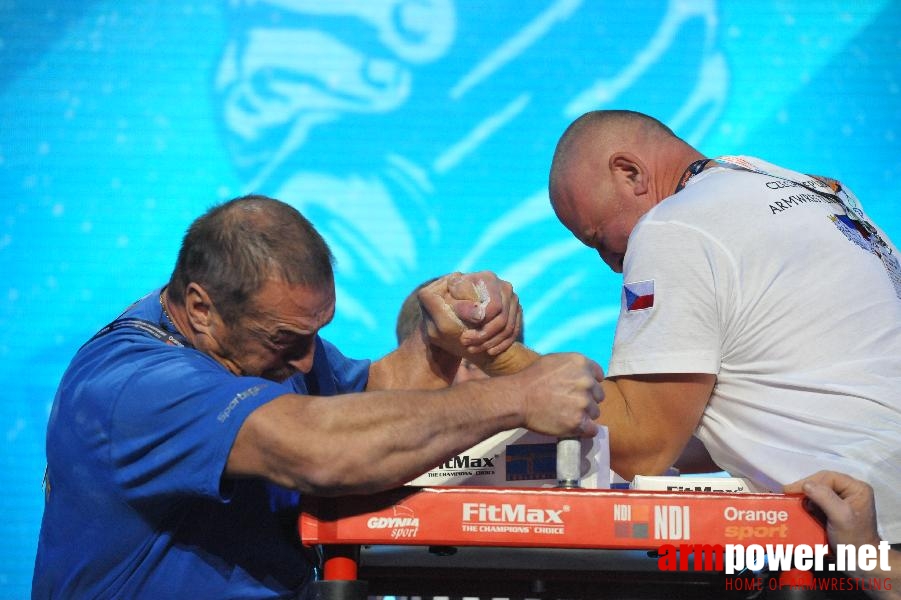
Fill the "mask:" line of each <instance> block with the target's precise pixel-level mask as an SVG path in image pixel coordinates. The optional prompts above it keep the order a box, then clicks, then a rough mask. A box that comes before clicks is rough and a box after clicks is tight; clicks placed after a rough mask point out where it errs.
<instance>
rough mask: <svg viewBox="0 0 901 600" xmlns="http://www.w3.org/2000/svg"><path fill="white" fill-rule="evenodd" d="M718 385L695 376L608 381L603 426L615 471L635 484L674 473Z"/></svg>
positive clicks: (602, 409)
mask: <svg viewBox="0 0 901 600" xmlns="http://www.w3.org/2000/svg"><path fill="white" fill-rule="evenodd" d="M715 380H716V378H715V376H713V375H708V374H691V373H686V374H663V375H636V376H629V377H617V378H612V379H605V380H604V382H603V387H604V401H603V402H602V403H601V416H600V419H599V420H598V423H599V424H601V425H606V426H607V428H608V430H609V435H610V466H611V468H612V469H613V470H614V471H616V473H618V474H619V475H620V476H621V477H623V478H625V479H631V478H632V477H634V476H635V475H636V474H642V475H659V474H661V473H663V472H665V471H666V470H667V469H668V468H669V467H671V466H672V465H673V463H674V462H675V461H676V459H677V458H678V457H679V454H680V453H681V452H682V449H683V448H684V447H685V446H686V444H687V443H688V440H689V439H690V438H691V435H692V433H693V432H694V430H695V428H696V427H697V424H698V422H699V420H700V418H701V415H702V413H703V412H704V408H705V407H706V405H707V399H708V398H709V397H710V390H711V389H712V388H713V384H714V382H715Z"/></svg>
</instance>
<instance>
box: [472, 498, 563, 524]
mask: <svg viewBox="0 0 901 600" xmlns="http://www.w3.org/2000/svg"><path fill="white" fill-rule="evenodd" d="M565 510H566V509H565V508H561V509H556V510H555V509H552V508H528V507H527V506H526V505H525V504H484V503H481V502H464V503H463V521H464V522H467V521H468V522H477V523H540V524H543V525H548V524H556V525H563V512H565Z"/></svg>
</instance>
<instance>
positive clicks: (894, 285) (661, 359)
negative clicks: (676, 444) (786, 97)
mask: <svg viewBox="0 0 901 600" xmlns="http://www.w3.org/2000/svg"><path fill="white" fill-rule="evenodd" d="M747 160H751V161H756V159H747ZM756 164H757V166H758V167H759V168H760V169H762V170H764V171H767V172H768V173H772V174H774V175H787V176H789V178H791V179H794V180H795V181H798V182H808V183H811V182H812V180H811V178H810V177H809V176H806V175H802V174H800V173H793V172H790V171H785V170H783V169H781V168H779V167H776V166H774V165H769V164H767V163H764V162H762V161H757V162H756ZM811 185H814V186H815V187H818V188H819V189H823V190H825V191H831V190H829V189H828V187H826V186H825V185H824V184H820V183H819V182H812V183H811ZM880 233H882V232H880ZM882 239H883V240H885V242H886V243H887V244H888V247H889V248H891V250H892V252H893V253H894V257H897V256H898V251H897V250H896V249H895V248H894V247H893V246H892V245H891V242H890V241H889V240H888V239H887V238H886V237H885V235H884V234H882ZM886 264H891V257H890V258H889V259H887V260H886V262H884V261H883V260H882V259H881V258H880V256H879V255H878V254H877V253H876V252H874V251H873V246H872V244H870V243H869V242H867V240H866V238H865V237H864V236H863V235H861V233H859V231H858V230H857V228H856V226H855V223H854V221H852V220H851V219H849V218H848V217H847V215H846V212H845V210H844V207H843V205H842V204H841V203H839V202H835V201H830V200H829V199H827V198H826V197H823V196H821V195H819V194H817V193H815V192H814V191H811V190H809V189H805V188H804V187H802V186H799V185H797V184H793V183H791V182H789V181H786V180H785V179H781V178H780V177H777V176H771V175H767V174H761V173H757V172H753V171H748V170H744V169H741V168H738V167H736V166H734V165H731V164H722V163H721V164H719V165H717V166H716V167H712V168H708V169H707V170H705V171H703V172H702V173H700V174H698V175H696V176H695V177H693V178H692V179H691V180H690V181H689V182H688V185H687V186H686V187H685V189H683V190H682V191H681V192H679V193H678V194H676V195H674V196H671V197H669V198H667V199H666V200H664V201H663V202H661V203H660V204H659V205H658V206H656V207H655V208H654V209H653V210H652V211H650V212H649V213H648V214H647V215H645V217H644V218H642V220H641V221H640V222H639V224H638V225H637V226H636V228H635V230H634V231H633V232H632V235H631V236H630V238H629V247H628V250H627V252H626V256H625V262H624V267H623V281H624V286H623V287H624V290H623V306H622V309H621V313H620V319H619V322H618V325H617V330H616V337H615V341H614V346H613V354H612V358H611V361H610V365H609V369H608V375H609V376H617V375H634V374H648V373H713V374H715V375H716V376H717V380H716V385H715V387H714V389H713V393H712V395H711V397H710V402H709V404H708V405H707V408H706V410H705V411H704V415H703V417H702V419H701V422H700V425H699V427H698V429H697V431H696V432H695V434H696V435H697V437H698V438H700V439H701V441H702V442H703V443H704V445H705V446H706V447H707V449H708V451H709V452H710V454H711V456H712V457H713V459H714V460H715V461H716V463H717V464H718V465H719V466H720V467H721V468H723V469H725V470H727V471H729V472H730V473H731V474H733V475H736V476H742V477H746V478H748V479H750V480H751V481H752V482H753V483H754V485H755V486H756V487H757V488H758V489H769V490H775V491H779V490H781V487H782V485H784V484H786V483H789V482H792V481H795V480H797V479H800V478H802V477H804V476H807V475H810V474H812V473H814V472H816V471H819V470H821V469H830V470H835V471H842V472H845V473H848V474H850V475H852V476H855V477H858V478H860V479H863V480H865V481H867V482H868V483H870V484H871V485H872V486H873V487H874V489H875V492H876V502H877V513H878V517H879V524H880V533H881V535H882V536H883V537H884V538H885V539H887V540H888V541H890V542H892V543H897V542H901V299H899V296H901V284H899V281H898V273H897V272H896V273H894V274H892V273H891V271H892V269H890V268H889V267H887V266H886ZM892 275H894V277H895V280H894V281H893V279H892ZM661 401H665V400H663V399H662V400H661Z"/></svg>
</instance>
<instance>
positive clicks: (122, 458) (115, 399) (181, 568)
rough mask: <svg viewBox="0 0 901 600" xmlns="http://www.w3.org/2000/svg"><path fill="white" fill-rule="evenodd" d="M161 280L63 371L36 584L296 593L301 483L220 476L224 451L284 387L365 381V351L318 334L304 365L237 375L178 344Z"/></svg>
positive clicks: (144, 592)
mask: <svg viewBox="0 0 901 600" xmlns="http://www.w3.org/2000/svg"><path fill="white" fill-rule="evenodd" d="M159 292H160V290H156V291H155V292H153V293H151V294H150V295H148V296H146V297H145V298H143V299H141V300H140V301H138V302H137V303H136V304H135V305H133V306H132V307H130V308H129V309H128V310H127V311H126V312H125V313H123V315H122V316H121V317H120V318H119V319H117V321H116V322H115V323H114V326H112V327H108V328H105V330H104V331H103V332H101V334H98V336H95V337H94V338H93V339H92V340H91V341H90V342H88V343H87V344H85V345H84V346H83V347H82V348H81V349H80V350H79V351H78V353H77V354H76V355H75V358H74V359H73V360H72V363H71V364H70V365H69V368H68V369H67V371H66V373H65V374H64V375H63V379H62V382H61V383H60V386H59V389H58V391H57V394H56V398H55V399H54V403H53V409H52V411H51V413H50V421H49V425H48V430H47V463H48V482H49V494H48V497H47V503H46V505H45V508H44V517H43V522H42V525H41V534H40V540H39V544H38V553H37V559H36V562H35V572H34V580H33V585H32V596H33V597H34V598H128V599H130V600H134V599H139V598H153V599H154V600H158V599H163V598H190V599H191V600H199V599H202V598H215V599H216V600H221V599H223V598H254V599H257V598H277V597H294V596H295V595H296V593H297V591H298V590H299V589H300V588H302V587H303V585H304V584H305V583H306V581H307V579H308V578H309V574H310V569H311V562H310V561H309V560H308V556H307V554H306V552H305V551H304V549H303V548H302V546H301V544H300V542H299V540H298V534H297V528H296V518H297V503H298V501H299V494H298V493H297V492H295V491H292V490H287V489H284V488H280V487H278V486H276V485H274V484H271V483H268V482H266V481H263V480H261V479H224V478H223V477H222V475H223V473H224V470H225V466H226V461H227V459H228V454H229V451H230V450H231V447H232V443H233V442H234V440H235V436H236V435H237V433H238V430H239V429H240V428H241V425H242V423H243V422H244V419H246V418H247V416H248V415H249V414H250V413H251V412H253V410H254V409H256V408H258V407H259V406H261V405H262V404H265V403H266V402H269V401H270V400H272V399H274V398H276V397H277V396H280V395H282V394H288V393H294V392H296V393H301V394H312V395H317V396H328V395H334V394H340V393H346V392H357V391H362V390H363V389H364V387H365V385H366V381H367V378H368V373H369V361H358V360H351V359H348V358H346V357H345V356H343V355H342V354H341V353H340V352H338V350H337V349H336V348H335V347H334V346H333V345H331V344H329V343H328V342H326V341H324V340H322V339H321V338H318V337H317V339H316V353H315V359H314V364H313V368H312V370H311V372H310V373H309V374H306V375H302V374H301V375H297V376H295V377H292V378H291V379H289V380H288V381H286V382H283V383H276V382H272V381H268V380H265V379H261V378H258V377H239V376H236V375H233V374H231V373H230V372H229V371H227V370H226V369H225V368H224V367H223V366H222V365H221V364H219V363H218V362H216V361H215V360H214V359H212V358H211V357H209V356H207V355H206V354H204V353H202V352H200V351H198V350H195V349H193V348H190V347H187V346H180V345H179V342H180V343H184V340H183V339H181V338H180V337H179V336H178V335H177V332H176V330H175V329H174V326H173V325H172V324H171V323H170V322H169V321H168V319H167V318H166V317H165V316H164V315H163V314H162V310H161V306H160V303H159ZM127 319H132V320H127ZM145 323H148V324H150V327H147V326H145ZM160 329H163V330H167V331H168V332H169V333H170V334H172V339H170V340H168V341H167V339H165V337H164V336H162V335H158V334H159V333H160V331H159V330H160ZM161 338H162V339H161ZM173 341H174V342H175V343H173Z"/></svg>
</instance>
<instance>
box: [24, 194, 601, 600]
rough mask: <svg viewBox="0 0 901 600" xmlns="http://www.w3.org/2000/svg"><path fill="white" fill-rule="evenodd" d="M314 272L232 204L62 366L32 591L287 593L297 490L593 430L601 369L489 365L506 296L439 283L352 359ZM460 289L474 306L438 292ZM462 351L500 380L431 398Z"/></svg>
mask: <svg viewBox="0 0 901 600" xmlns="http://www.w3.org/2000/svg"><path fill="white" fill-rule="evenodd" d="M332 261H333V259H332V255H331V252H330V251H329V249H328V247H327V246H326V244H325V242H324V240H323V239H322V238H321V236H319V234H318V233H317V232H316V230H315V229H314V228H313V226H312V225H311V224H310V223H309V222H308V221H307V220H306V219H305V218H304V217H303V216H301V215H300V214H299V213H298V212H297V211H296V210H295V209H293V208H292V207H290V206H289V205H287V204H284V203H282V202H279V201H276V200H272V199H269V198H265V197H262V196H246V197H243V198H238V199H236V200H233V201H231V202H227V203H225V204H222V205H220V206H217V207H215V208H213V209H211V210H210V211H208V212H207V213H206V214H205V215H203V216H202V217H200V218H199V219H197V220H196V221H195V222H194V223H193V224H192V225H191V227H190V229H189V231H188V233H187V234H186V236H185V238H184V240H183V242H182V247H181V250H180V252H179V256H178V260H177V263H176V266H175V269H174V271H173V274H172V277H171V279H170V281H169V283H168V285H167V286H165V287H163V288H161V289H158V290H155V291H153V292H152V293H150V294H148V295H147V296H145V297H144V298H143V299H141V300H139V301H138V302H136V303H135V304H134V305H132V306H131V307H130V308H129V309H127V310H126V311H125V312H124V313H123V314H122V315H121V316H120V317H119V318H118V319H116V320H115V321H114V322H113V323H111V324H110V325H108V326H107V327H105V328H104V329H103V330H101V331H100V332H99V333H98V334H97V335H95V336H94V337H93V338H92V339H91V340H90V341H89V342H88V343H86V344H85V345H84V346H83V347H82V348H81V349H80V350H79V351H78V353H77V354H76V355H75V357H74V359H73V360H72V363H71V364H70V366H69V368H68V369H67V371H66V373H65V374H64V376H63V379H62V382H61V383H60V386H59V390H58V392H57V395H56V398H55V400H54V404H53V409H52V412H51V415H50V422H49V426H48V434H47V460H48V474H47V503H46V507H45V512H44V519H43V524H42V527H41V535H40V541H39V547H38V554H37V559H36V565H35V573H34V581H33V588H32V589H33V592H32V593H33V597H35V598H129V599H136V598H155V599H156V598H192V599H193V600H196V599H199V598H216V599H223V598H270V597H271V598H277V597H279V598H287V597H297V596H298V594H300V593H302V591H303V589H304V587H305V584H306V583H307V582H308V581H309V578H310V572H311V562H310V560H309V559H308V557H307V556H306V555H305V552H304V550H303V548H302V546H301V544H300V540H298V539H297V534H296V529H295V520H296V514H297V513H296V511H297V505H298V500H299V497H300V494H302V493H308V494H316V495H340V494H351V493H368V492H375V491H378V490H383V489H388V488H391V487H395V486H398V485H401V484H403V483H404V482H405V481H409V480H410V479H412V478H413V477H415V476H416V475H418V474H421V473H423V472H425V471H427V470H428V469H430V468H432V467H433V466H435V465H437V464H439V463H440V462H442V461H444V460H447V459H448V458H449V457H451V456H453V455H455V454H457V453H458V452H460V451H462V450H464V449H466V448H469V447H471V446H472V445H474V444H476V443H478V442H479V441H481V440H482V439H485V438H487V437H489V436H491V435H493V434H495V433H497V432H498V431H502V430H506V429H511V428H515V427H528V428H531V429H534V430H536V431H540V432H542V433H546V434H549V435H559V436H566V435H581V436H591V435H593V434H594V433H595V431H596V425H595V424H594V423H593V419H594V418H596V417H597V416H598V405H597V403H598V402H599V401H600V399H601V397H602V392H601V388H600V386H599V383H598V381H599V380H600V379H601V377H602V373H601V371H600V367H598V366H597V365H596V364H594V363H593V362H591V361H589V360H588V359H586V358H584V357H581V356H578V355H574V354H567V355H552V356H546V357H541V358H537V357H536V356H535V355H534V354H532V353H530V352H528V351H526V350H525V349H523V348H521V347H519V346H518V345H517V346H515V347H514V348H513V350H512V351H508V349H509V348H510V347H511V345H512V344H513V340H514V338H515V336H516V333H517V331H518V323H519V322H520V319H521V315H520V310H519V306H518V302H517V300H516V297H515V295H514V294H513V293H512V290H511V289H510V286H509V285H508V284H505V283H504V282H501V281H499V280H498V279H497V278H496V277H494V276H493V275H492V274H490V273H480V274H478V275H475V276H462V277H461V276H455V277H448V278H444V279H441V280H439V281H438V282H436V283H435V284H433V285H432V286H429V287H428V288H426V289H424V290H423V292H422V293H421V294H420V301H421V304H422V310H423V315H424V317H425V318H424V321H423V326H422V327H421V329H420V331H419V334H418V335H413V336H410V337H409V338H408V340H406V341H405V342H404V343H403V344H402V345H401V346H400V347H399V348H397V349H396V350H395V351H394V352H392V353H390V354H388V355H387V356H385V357H384V358H382V359H380V360H377V361H374V362H370V361H360V360H352V359H349V358H347V357H345V356H344V355H343V354H341V353H340V352H339V351H338V350H337V348H335V347H334V346H333V345H332V344H330V343H329V342H327V341H326V340H324V339H322V338H320V337H319V335H318V332H319V330H320V329H321V328H322V327H323V326H324V325H326V324H327V323H328V322H329V321H330V320H331V318H332V316H333V314H334V310H335V289H334V280H333V273H332ZM475 283H479V284H480V285H481V286H482V289H483V290H484V291H485V294H484V296H480V297H479V300H478V301H476V300H473V299H467V298H465V297H464V295H461V294H459V293H457V292H456V291H455V290H457V289H462V288H461V287H460V286H461V285H463V287H465V284H470V287H472V284H475ZM464 322H466V323H467V325H469V326H464V325H463V323H464ZM511 352H514V353H517V352H518V354H511ZM464 353H466V354H467V356H471V357H473V358H474V359H475V360H478V361H480V362H481V363H482V364H485V365H489V366H490V365H491V364H493V363H496V365H495V366H496V368H495V369H494V372H498V371H500V372H513V371H516V372H515V373H514V374H512V375H511V376H509V377H499V378H496V379H492V380H486V381H478V382H472V383H469V384H466V385H459V386H454V387H448V383H449V381H450V380H451V379H452V377H453V373H454V372H455V370H456V368H457V366H458V365H459V362H460V356H462V355H463V354H464ZM510 356H519V357H520V358H519V359H517V360H514V361H511V360H509V357H510ZM503 357H506V358H505V359H503V360H501V359H502V358H503ZM523 357H525V358H523Z"/></svg>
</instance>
